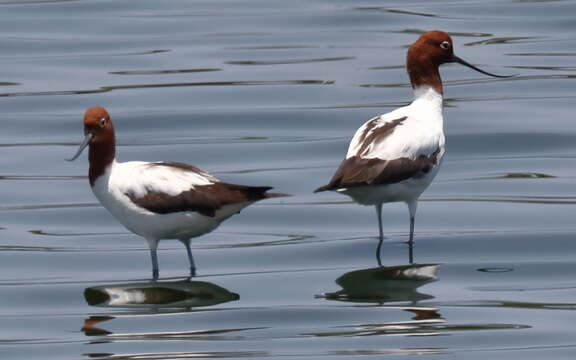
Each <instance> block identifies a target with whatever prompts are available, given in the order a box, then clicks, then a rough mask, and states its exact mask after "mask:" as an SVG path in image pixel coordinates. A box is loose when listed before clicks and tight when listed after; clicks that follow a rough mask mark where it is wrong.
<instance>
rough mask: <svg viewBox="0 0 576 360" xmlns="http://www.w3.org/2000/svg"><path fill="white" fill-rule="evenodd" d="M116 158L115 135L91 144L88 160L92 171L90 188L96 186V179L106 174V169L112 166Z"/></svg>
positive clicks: (89, 174)
mask: <svg viewBox="0 0 576 360" xmlns="http://www.w3.org/2000/svg"><path fill="white" fill-rule="evenodd" d="M115 157H116V144H115V140H114V136H113V135H112V136H111V137H107V138H105V139H103V140H101V141H98V142H94V143H92V144H90V151H89V154H88V159H89V160H90V169H89V170H88V179H89V180H90V186H94V183H95V182H96V179H98V178H99V177H100V176H102V175H104V174H105V173H106V169H107V168H108V167H109V166H110V165H112V163H113V162H114V159H115Z"/></svg>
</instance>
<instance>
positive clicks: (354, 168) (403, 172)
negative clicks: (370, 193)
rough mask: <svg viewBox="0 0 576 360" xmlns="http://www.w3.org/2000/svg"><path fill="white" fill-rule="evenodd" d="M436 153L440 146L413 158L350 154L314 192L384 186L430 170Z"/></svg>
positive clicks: (435, 161) (435, 162) (435, 159)
mask: <svg viewBox="0 0 576 360" xmlns="http://www.w3.org/2000/svg"><path fill="white" fill-rule="evenodd" d="M438 154H440V148H438V149H436V151H434V152H433V153H432V154H430V155H420V156H419V157H417V158H416V159H409V158H398V159H393V160H382V159H376V158H373V159H363V158H360V157H358V156H353V157H350V158H348V159H345V160H344V161H342V163H341V164H340V167H339V168H338V170H336V173H335V174H334V176H333V177H332V180H330V183H329V184H328V185H324V186H321V187H319V188H318V189H316V190H315V191H314V192H320V191H327V190H338V189H343V188H350V187H356V186H366V185H387V184H394V183H398V182H400V181H404V180H408V179H411V178H417V177H420V176H423V175H424V174H426V173H428V172H430V170H431V169H432V167H433V166H434V165H435V164H437V162H438Z"/></svg>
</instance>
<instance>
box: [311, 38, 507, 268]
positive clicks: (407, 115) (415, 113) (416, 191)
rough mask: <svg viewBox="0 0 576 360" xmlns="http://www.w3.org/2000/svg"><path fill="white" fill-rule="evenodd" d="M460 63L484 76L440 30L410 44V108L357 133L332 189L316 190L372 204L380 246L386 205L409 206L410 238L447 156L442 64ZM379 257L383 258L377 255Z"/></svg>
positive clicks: (369, 123)
mask: <svg viewBox="0 0 576 360" xmlns="http://www.w3.org/2000/svg"><path fill="white" fill-rule="evenodd" d="M452 62H456V63H460V64H462V65H465V66H467V67H469V68H472V69H474V70H476V71H478V72H481V73H483V74H485V75H489V76H494V77H508V76H500V75H494V74H490V73H488V72H486V71H483V70H481V69H478V68H477V67H475V66H473V65H471V64H469V63H468V62H466V61H464V60H462V59H461V58H459V57H457V56H456V55H454V51H453V43H452V39H451V38H450V36H449V35H448V34H446V33H445V32H442V31H429V32H426V33H424V34H423V35H422V36H420V38H419V39H418V40H417V41H416V42H415V43H414V44H412V46H410V48H409V49H408V55H407V59H406V68H407V70H408V74H409V75H410V82H411V84H412V88H413V89H414V100H413V101H412V103H410V104H409V105H407V106H404V107H401V108H398V109H396V110H394V111H391V112H389V113H387V114H384V115H380V116H377V117H375V118H373V119H371V120H369V121H367V122H366V123H364V125H362V126H361V127H360V128H359V129H358V130H357V131H356V134H355V135H354V137H353V138H352V141H351V142H350V146H349V147H348V153H347V154H346V158H345V159H344V160H343V161H342V163H341V164H340V167H339V168H338V170H336V173H335V174H334V176H333V177H332V179H331V180H330V183H329V184H328V185H324V186H322V187H320V188H318V189H316V190H315V192H320V191H327V190H333V191H337V192H339V193H342V194H346V195H348V196H350V197H351V198H352V199H353V200H354V201H356V202H357V203H359V204H362V205H374V206H375V208H376V215H377V216H378V227H379V239H380V242H379V246H378V250H377V251H378V253H377V254H378V256H379V251H380V246H381V245H382V240H383V237H384V236H383V230H382V204H384V203H389V202H405V203H406V204H407V205H408V209H409V211H410V238H409V242H410V244H412V242H413V240H414V219H415V216H416V208H417V204H418V198H419V197H420V195H421V194H422V192H424V190H426V188H427V187H428V186H429V185H430V183H431V182H432V180H433V179H434V177H435V176H436V174H437V173H438V169H439V168H440V164H441V163H442V159H443V157H444V152H445V149H444V129H443V121H444V119H443V116H442V95H443V91H442V79H441V78H440V72H439V70H438V68H439V66H440V65H442V64H446V63H452ZM378 259H379V257H378Z"/></svg>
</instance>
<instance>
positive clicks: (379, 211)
mask: <svg viewBox="0 0 576 360" xmlns="http://www.w3.org/2000/svg"><path fill="white" fill-rule="evenodd" d="M376 216H377V217H378V231H379V239H378V247H377V248H376V261H378V266H380V267H381V266H382V259H381V258H380V250H381V249H382V242H384V231H383V230H382V204H376Z"/></svg>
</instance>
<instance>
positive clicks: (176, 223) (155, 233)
mask: <svg viewBox="0 0 576 360" xmlns="http://www.w3.org/2000/svg"><path fill="white" fill-rule="evenodd" d="M105 180H106V179H105V178H104V177H103V178H102V179H98V180H97V181H96V183H95V184H94V187H93V188H92V191H93V192H94V195H95V196H96V197H97V198H98V200H100V203H101V204H102V205H103V206H104V207H105V208H106V209H107V210H108V211H109V212H110V213H111V214H112V215H113V216H114V217H115V218H116V219H117V220H118V221H119V222H120V223H121V224H122V225H124V226H125V227H126V228H127V229H128V230H130V231H132V232H133V233H135V234H137V235H140V236H142V237H144V238H147V239H156V240H160V239H182V240H184V239H190V238H193V237H197V236H201V235H204V234H206V233H209V232H211V231H212V230H214V229H216V228H217V227H218V225H220V223H221V222H222V221H224V220H226V219H228V218H229V217H231V216H232V215H234V214H237V213H238V212H239V211H240V210H241V209H243V208H244V207H246V206H248V205H250V204H251V203H250V202H247V203H240V204H234V205H226V206H223V207H222V208H221V209H219V210H217V211H216V214H215V216H213V217H210V216H205V215H202V214H200V213H198V212H193V211H185V212H175V213H169V214H158V213H153V212H150V211H148V210H146V209H143V208H140V207H138V206H137V205H135V204H134V203H132V201H131V200H130V199H129V198H128V197H127V196H126V195H124V194H122V193H119V192H115V191H114V189H111V188H109V187H108V184H107V183H106V182H105Z"/></svg>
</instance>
